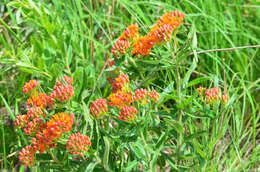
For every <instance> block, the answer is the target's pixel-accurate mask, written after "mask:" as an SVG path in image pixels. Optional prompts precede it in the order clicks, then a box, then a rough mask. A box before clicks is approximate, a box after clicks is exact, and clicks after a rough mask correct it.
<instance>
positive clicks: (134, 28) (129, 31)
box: [118, 23, 138, 40]
mask: <svg viewBox="0 0 260 172" xmlns="http://www.w3.org/2000/svg"><path fill="white" fill-rule="evenodd" d="M137 36H138V24H137V23H136V24H132V25H130V26H128V27H127V28H126V29H125V31H124V32H123V33H122V35H121V36H120V37H119V38H118V39H119V40H133V39H134V38H136V37H137Z"/></svg>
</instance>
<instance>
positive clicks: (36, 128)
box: [23, 118, 45, 136]
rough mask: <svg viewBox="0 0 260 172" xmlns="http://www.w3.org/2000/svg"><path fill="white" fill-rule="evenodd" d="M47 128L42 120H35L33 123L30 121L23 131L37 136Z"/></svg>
mask: <svg viewBox="0 0 260 172" xmlns="http://www.w3.org/2000/svg"><path fill="white" fill-rule="evenodd" d="M44 126H45V124H44V121H43V120H42V119H41V118H35V119H33V120H32V121H28V123H27V126H25V127H24V128H23V131H24V132H25V133H26V134H28V135H30V136H35V134H36V133H38V132H40V131H41V130H42V129H43V127H44Z"/></svg>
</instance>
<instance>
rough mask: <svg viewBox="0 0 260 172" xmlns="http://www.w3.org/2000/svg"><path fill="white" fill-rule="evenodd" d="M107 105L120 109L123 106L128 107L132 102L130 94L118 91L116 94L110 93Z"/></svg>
mask: <svg viewBox="0 0 260 172" xmlns="http://www.w3.org/2000/svg"><path fill="white" fill-rule="evenodd" d="M107 99H108V100H109V103H108V104H109V105H110V106H113V107H118V108H122V107H123V106H126V105H130V104H131V103H132V102H133V100H132V93H131V92H125V91H118V92H116V93H112V94H111V95H110V96H109V97H108V98H107Z"/></svg>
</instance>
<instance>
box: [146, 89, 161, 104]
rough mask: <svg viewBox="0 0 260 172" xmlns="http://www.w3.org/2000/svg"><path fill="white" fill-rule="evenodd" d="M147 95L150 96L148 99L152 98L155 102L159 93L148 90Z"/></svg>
mask: <svg viewBox="0 0 260 172" xmlns="http://www.w3.org/2000/svg"><path fill="white" fill-rule="evenodd" d="M148 96H149V97H150V99H152V100H153V101H154V102H157V101H158V100H159V97H160V95H159V94H158V93H157V91H155V90H153V91H149V92H148Z"/></svg>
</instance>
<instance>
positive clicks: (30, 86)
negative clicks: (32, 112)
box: [23, 80, 40, 94]
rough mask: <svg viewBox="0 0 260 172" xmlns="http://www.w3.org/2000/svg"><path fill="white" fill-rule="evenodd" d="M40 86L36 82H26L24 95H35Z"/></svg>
mask: <svg viewBox="0 0 260 172" xmlns="http://www.w3.org/2000/svg"><path fill="white" fill-rule="evenodd" d="M38 85H40V83H39V82H37V81H36V80H30V81H29V82H26V83H25V84H24V86H23V92H24V93H33V94H35V92H36V87H37V86H38Z"/></svg>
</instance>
